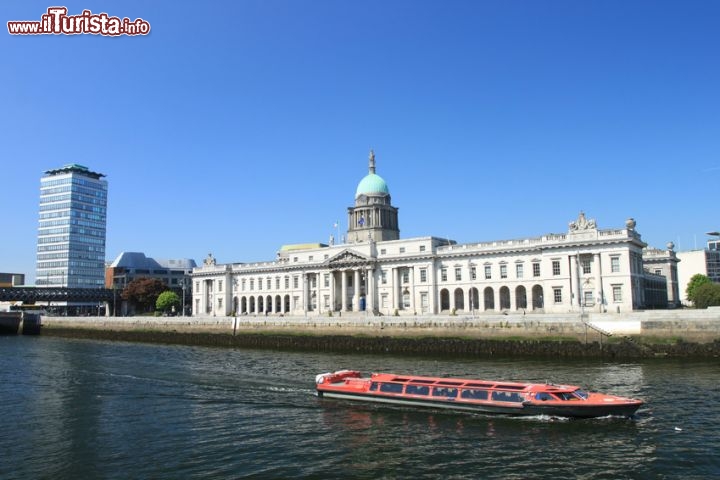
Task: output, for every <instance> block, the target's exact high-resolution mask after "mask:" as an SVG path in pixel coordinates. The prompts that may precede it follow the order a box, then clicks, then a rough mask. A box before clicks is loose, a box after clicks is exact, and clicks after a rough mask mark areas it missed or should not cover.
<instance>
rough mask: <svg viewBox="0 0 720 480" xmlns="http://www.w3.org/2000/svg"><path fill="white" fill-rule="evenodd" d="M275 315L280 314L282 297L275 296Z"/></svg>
mask: <svg viewBox="0 0 720 480" xmlns="http://www.w3.org/2000/svg"><path fill="white" fill-rule="evenodd" d="M274 310H275V313H278V312H279V313H282V297H280V295H275V309H274Z"/></svg>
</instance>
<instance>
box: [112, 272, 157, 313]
mask: <svg viewBox="0 0 720 480" xmlns="http://www.w3.org/2000/svg"><path fill="white" fill-rule="evenodd" d="M165 290H167V286H166V285H165V284H164V283H163V281H162V280H160V279H158V278H147V277H141V278H136V279H135V280H133V281H132V282H130V283H128V284H127V285H126V286H125V288H124V289H123V291H122V294H121V297H122V298H123V300H127V301H128V302H130V303H132V304H133V305H134V306H135V307H136V308H138V309H141V310H142V311H144V312H149V311H151V310H152V309H153V307H155V302H156V301H157V298H158V297H159V296H160V294H161V293H162V292H164V291H165Z"/></svg>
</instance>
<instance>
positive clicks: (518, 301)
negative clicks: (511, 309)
mask: <svg viewBox="0 0 720 480" xmlns="http://www.w3.org/2000/svg"><path fill="white" fill-rule="evenodd" d="M526 308H527V291H526V290H525V287H524V286H522V285H519V286H518V287H517V288H516V289H515V310H525V309H526Z"/></svg>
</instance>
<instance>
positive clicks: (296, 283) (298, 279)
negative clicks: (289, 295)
mask: <svg viewBox="0 0 720 480" xmlns="http://www.w3.org/2000/svg"><path fill="white" fill-rule="evenodd" d="M298 285H300V278H299V277H298V276H297V275H294V276H293V288H298Z"/></svg>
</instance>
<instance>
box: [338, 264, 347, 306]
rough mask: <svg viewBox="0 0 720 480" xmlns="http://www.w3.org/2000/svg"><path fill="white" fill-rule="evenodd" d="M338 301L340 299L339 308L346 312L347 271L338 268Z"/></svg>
mask: <svg viewBox="0 0 720 480" xmlns="http://www.w3.org/2000/svg"><path fill="white" fill-rule="evenodd" d="M340 275H342V276H341V277H340V301H341V305H342V306H341V308H340V311H342V312H347V308H348V306H347V273H346V272H345V270H340Z"/></svg>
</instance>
